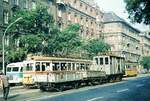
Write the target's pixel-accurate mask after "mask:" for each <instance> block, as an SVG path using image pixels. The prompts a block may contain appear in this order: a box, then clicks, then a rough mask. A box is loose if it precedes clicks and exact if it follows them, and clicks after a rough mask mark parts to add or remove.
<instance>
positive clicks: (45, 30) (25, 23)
mask: <svg viewBox="0 0 150 101" xmlns="http://www.w3.org/2000/svg"><path fill="white" fill-rule="evenodd" d="M13 14H14V16H13V17H12V18H11V20H10V22H14V21H15V20H16V19H17V18H19V17H22V18H23V19H22V20H19V21H18V22H17V23H16V24H14V25H13V26H12V27H11V28H10V29H9V33H12V34H11V35H12V36H11V37H13V38H12V39H13V40H15V39H19V40H20V44H19V47H17V46H15V47H14V46H13V45H10V47H9V50H11V51H8V53H9V54H8V55H7V59H8V61H10V62H11V61H18V60H20V59H23V58H20V57H22V56H23V57H24V55H25V54H28V53H33V54H35V53H39V52H41V53H42V52H44V49H45V43H44V42H47V41H48V40H49V38H50V37H51V35H52V34H53V32H55V31H54V19H53V16H52V15H50V14H49V13H48V11H47V8H37V9H36V10H31V11H29V10H25V9H22V10H19V9H18V10H17V11H16V12H14V13H13ZM18 48H19V50H17V49H18ZM21 50H23V51H21Z"/></svg>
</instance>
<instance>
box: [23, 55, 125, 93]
mask: <svg viewBox="0 0 150 101" xmlns="http://www.w3.org/2000/svg"><path fill="white" fill-rule="evenodd" d="M24 62H25V64H26V66H25V68H24V71H23V84H24V85H25V86H32V85H36V86H37V87H39V88H40V89H41V90H42V91H45V90H49V89H52V88H55V89H58V90H59V91H62V90H63V89H64V88H65V87H68V86H69V87H73V88H78V87H79V86H80V85H81V84H87V85H89V84H101V83H102V82H104V81H105V82H110V81H120V80H121V79H122V77H123V74H124V66H125V65H124V58H123V57H119V56H113V55H101V56H95V57H94V58H93V60H83V59H71V58H56V57H44V56H31V57H30V58H28V59H27V60H26V61H24Z"/></svg>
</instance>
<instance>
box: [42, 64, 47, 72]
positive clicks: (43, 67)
mask: <svg viewBox="0 0 150 101" xmlns="http://www.w3.org/2000/svg"><path fill="white" fill-rule="evenodd" d="M45 69H46V64H45V63H42V71H45Z"/></svg>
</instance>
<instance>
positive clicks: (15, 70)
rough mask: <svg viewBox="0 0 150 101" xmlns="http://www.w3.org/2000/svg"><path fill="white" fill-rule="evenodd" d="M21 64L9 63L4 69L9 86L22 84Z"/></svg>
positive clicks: (22, 65)
mask: <svg viewBox="0 0 150 101" xmlns="http://www.w3.org/2000/svg"><path fill="white" fill-rule="evenodd" d="M23 67H24V64H23V62H17V63H10V64H8V65H7V67H6V75H7V76H8V77H9V83H10V84H22V79H23Z"/></svg>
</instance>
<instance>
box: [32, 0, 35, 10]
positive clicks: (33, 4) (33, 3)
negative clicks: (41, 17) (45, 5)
mask: <svg viewBox="0 0 150 101" xmlns="http://www.w3.org/2000/svg"><path fill="white" fill-rule="evenodd" d="M32 9H36V2H35V1H32Z"/></svg>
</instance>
